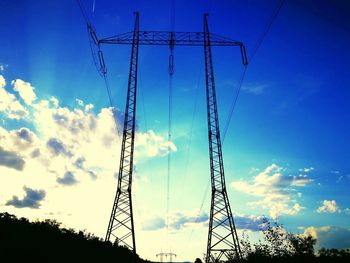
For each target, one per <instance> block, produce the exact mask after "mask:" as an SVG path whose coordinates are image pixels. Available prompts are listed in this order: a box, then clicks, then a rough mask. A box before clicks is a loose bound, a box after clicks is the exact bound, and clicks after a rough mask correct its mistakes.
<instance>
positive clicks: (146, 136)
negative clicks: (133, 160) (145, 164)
mask: <svg viewBox="0 0 350 263" xmlns="http://www.w3.org/2000/svg"><path fill="white" fill-rule="evenodd" d="M136 148H137V149H138V151H137V153H136V156H137V157H139V158H140V157H144V156H148V157H154V156H165V155H167V154H168V153H169V151H170V152H175V151H176V150H177V148H176V146H175V144H174V143H173V142H169V141H168V140H166V139H165V138H164V137H161V136H159V135H157V134H155V132H154V131H152V130H150V131H148V132H146V133H138V134H136Z"/></svg>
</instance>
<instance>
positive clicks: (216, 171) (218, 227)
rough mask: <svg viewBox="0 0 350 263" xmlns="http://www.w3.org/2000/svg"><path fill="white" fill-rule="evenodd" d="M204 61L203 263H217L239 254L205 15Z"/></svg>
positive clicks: (238, 256)
mask: <svg viewBox="0 0 350 263" xmlns="http://www.w3.org/2000/svg"><path fill="white" fill-rule="evenodd" d="M204 57H205V80H206V95H207V96H206V97H207V115H208V116H207V117H208V138H209V155H210V176H211V188H212V192H211V207H210V219H209V232H208V244H207V254H206V262H207V263H208V262H217V261H218V260H220V259H221V258H222V257H223V256H224V257H226V258H227V259H229V258H231V257H232V256H233V257H235V258H237V259H239V260H240V259H241V250H240V246H239V241H238V237H237V232H236V227H235V224H234V222H233V217H232V212H231V207H230V203H229V200H228V197H227V192H226V184H225V173H224V161H223V159H222V149H221V140H220V129H219V117H218V109H217V103H216V91H215V80H214V69H213V60H212V52H211V43H210V33H209V28H208V21H207V15H206V14H205V15H204Z"/></svg>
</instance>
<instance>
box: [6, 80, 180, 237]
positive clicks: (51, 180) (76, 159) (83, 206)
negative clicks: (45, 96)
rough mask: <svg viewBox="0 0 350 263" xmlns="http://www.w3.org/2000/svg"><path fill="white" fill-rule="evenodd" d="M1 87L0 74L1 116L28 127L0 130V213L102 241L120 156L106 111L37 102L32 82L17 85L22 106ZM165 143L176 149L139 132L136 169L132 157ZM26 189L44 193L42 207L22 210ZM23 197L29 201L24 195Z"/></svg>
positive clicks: (153, 152)
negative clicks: (54, 223) (55, 223)
mask: <svg viewBox="0 0 350 263" xmlns="http://www.w3.org/2000/svg"><path fill="white" fill-rule="evenodd" d="M5 85H6V82H5V79H4V78H3V77H2V76H1V75H0V114H3V115H4V116H5V118H13V119H17V120H20V119H21V118H23V117H26V118H27V121H31V123H30V127H34V128H29V127H22V128H18V129H13V130H11V129H7V128H6V127H0V141H1V151H0V155H1V156H3V157H4V158H5V157H6V159H4V158H2V160H1V162H0V175H1V176H0V211H7V212H9V213H13V214H16V215H18V216H25V217H29V218H32V219H35V218H41V219H44V218H55V219H57V220H59V221H61V222H63V223H64V224H68V227H74V228H78V229H84V228H86V229H88V230H89V231H91V232H93V233H95V234H96V235H99V236H104V234H105V233H104V231H105V225H106V223H107V222H106V220H107V219H108V218H109V213H110V212H111V210H110V209H111V202H112V200H113V198H114V194H115V190H116V183H117V182H116V179H115V176H114V175H115V173H116V171H117V170H118V164H119V155H120V139H119V137H118V136H117V132H116V126H115V125H116V122H115V121H114V118H113V114H112V110H111V109H110V108H102V109H101V110H99V111H97V112H95V111H93V108H94V106H93V105H92V104H84V106H85V107H81V106H79V105H78V106H79V107H76V108H68V107H64V106H60V102H59V100H58V99H57V98H55V97H51V98H50V99H49V100H41V99H40V98H37V96H36V94H35V90H34V89H33V88H32V86H31V85H30V83H26V82H24V81H22V80H16V81H15V82H14V86H15V89H16V90H17V91H18V92H19V95H20V96H21V98H22V100H23V101H22V102H21V100H19V99H17V98H16V96H14V95H13V94H12V93H10V92H7V91H6V90H5V89H4V87H5ZM78 104H79V103H78ZM24 105H25V106H26V107H27V108H28V110H27V109H25V108H24ZM22 123H23V122H18V125H21V124H22ZM117 125H119V123H118V121H117ZM168 145H169V147H170V150H176V146H175V145H174V144H173V143H172V142H168V141H167V140H166V139H165V138H163V137H161V136H159V135H157V134H156V133H155V132H153V131H148V132H146V133H141V132H137V133H136V142H135V155H136V156H135V163H136V164H137V161H138V158H137V156H139V157H140V156H141V157H142V158H153V157H157V156H163V155H166V154H167V153H168ZM134 179H135V184H134V185H133V186H137V183H138V180H139V179H138V178H137V176H135V178H134ZM143 180H145V179H144V178H143ZM24 186H26V187H27V188H26V189H38V190H37V191H39V193H43V192H40V191H45V195H44V194H42V195H41V196H42V199H41V200H40V207H39V205H37V206H36V205H33V206H32V207H30V206H29V205H26V204H27V203H28V201H27V199H28V198H26V196H23V187H24ZM135 189H136V188H135V187H134V192H135ZM136 190H137V189H136ZM35 191H36V190H35ZM28 193H29V196H31V195H34V194H33V193H34V192H31V191H29V190H28ZM14 196H16V197H17V198H14ZM11 200H12V201H11ZM6 204H8V205H6ZM10 204H12V205H10ZM13 204H14V205H16V206H17V207H16V206H14V205H13ZM20 206H21V207H22V208H21V209H19V208H18V207H20ZM32 208H39V209H32ZM95 214H98V215H99V216H98V218H96V217H95V216H93V215H95ZM101 226H103V227H101Z"/></svg>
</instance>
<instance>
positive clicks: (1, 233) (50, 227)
mask: <svg viewBox="0 0 350 263" xmlns="http://www.w3.org/2000/svg"><path fill="white" fill-rule="evenodd" d="M107 260H109V261H110V262H120V263H124V262H135V263H145V262H149V261H145V260H143V259H140V258H139V257H138V256H137V255H134V254H132V253H131V252H130V251H129V250H128V249H126V248H124V247H118V246H116V245H113V244H112V243H110V242H104V241H102V240H101V239H99V238H97V237H95V236H93V235H91V234H87V233H84V232H82V231H80V232H75V231H74V230H73V229H66V228H62V227H61V225H60V223H58V222H57V221H54V220H45V221H36V222H29V221H28V219H26V218H17V217H15V216H14V215H10V214H8V213H0V262H4V263H5V262H107Z"/></svg>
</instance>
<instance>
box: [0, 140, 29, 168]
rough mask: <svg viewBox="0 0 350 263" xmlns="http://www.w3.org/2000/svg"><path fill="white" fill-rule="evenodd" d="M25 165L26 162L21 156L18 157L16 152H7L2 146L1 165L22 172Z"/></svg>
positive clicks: (0, 148)
mask: <svg viewBox="0 0 350 263" xmlns="http://www.w3.org/2000/svg"><path fill="white" fill-rule="evenodd" d="M24 164H25V162H24V160H23V159H22V158H21V157H20V156H18V155H17V154H16V153H15V152H11V151H5V150H4V149H3V148H2V147H1V146H0V165H3V166H7V167H10V168H13V169H16V170H19V171H22V170H23V167H24Z"/></svg>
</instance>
